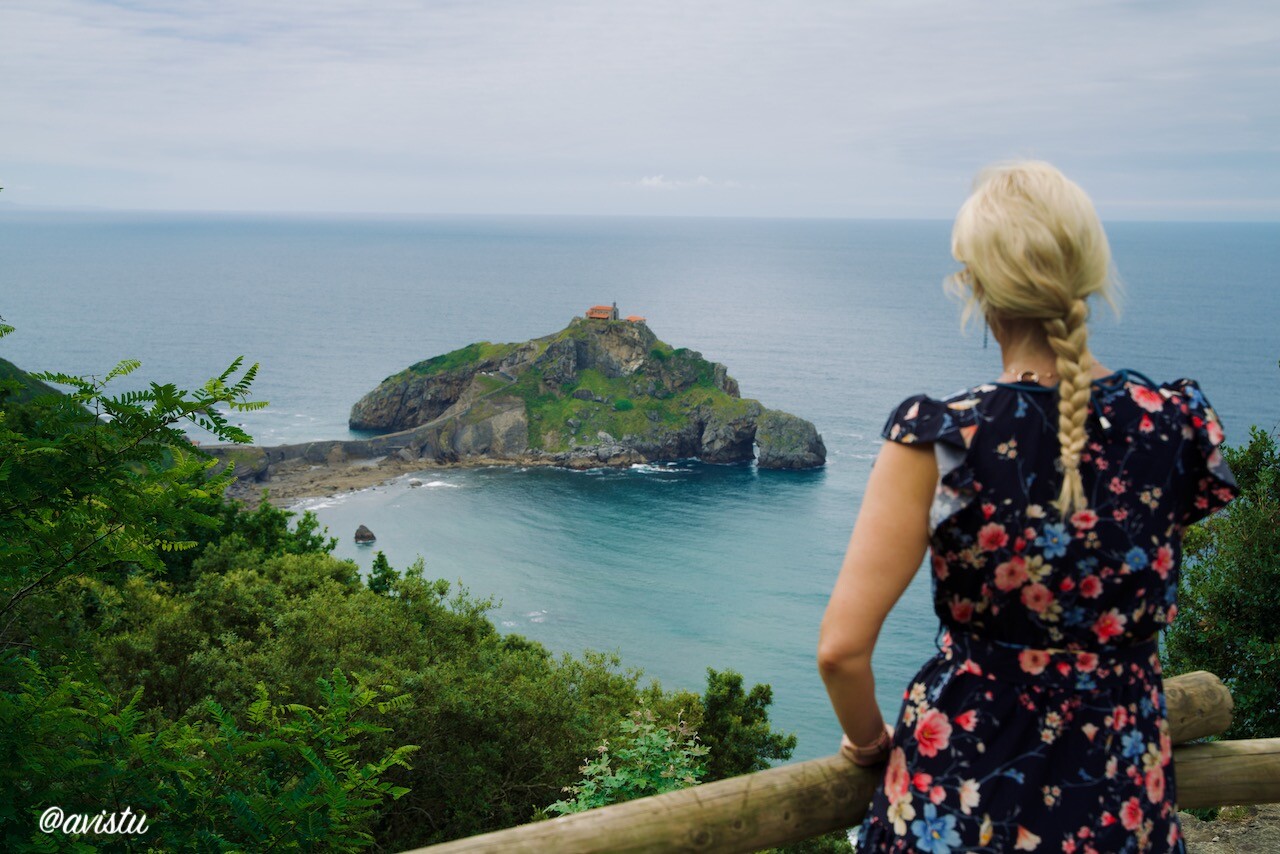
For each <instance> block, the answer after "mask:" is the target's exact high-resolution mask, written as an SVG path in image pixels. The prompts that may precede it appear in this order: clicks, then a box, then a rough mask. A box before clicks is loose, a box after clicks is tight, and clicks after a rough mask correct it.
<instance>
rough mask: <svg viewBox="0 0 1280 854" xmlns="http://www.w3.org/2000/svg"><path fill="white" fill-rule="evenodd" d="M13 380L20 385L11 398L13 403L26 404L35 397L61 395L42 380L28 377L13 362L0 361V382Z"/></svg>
mask: <svg viewBox="0 0 1280 854" xmlns="http://www.w3.org/2000/svg"><path fill="white" fill-rule="evenodd" d="M6 380H13V381H16V382H17V383H18V385H19V386H20V388H19V389H18V391H17V392H15V393H14V395H13V396H12V397H11V398H9V400H10V401H11V402H13V403H26V402H27V401H29V400H31V399H32V398H33V397H36V396H38V395H42V394H59V393H60V392H59V391H58V390H57V389H56V388H54V387H53V386H50V385H46V384H45V383H42V382H40V380H36V379H32V378H31V377H30V376H28V375H27V373H26V371H24V370H22V369H21V368H19V367H18V366H17V365H15V364H14V363H13V362H10V361H7V360H5V359H0V382H4V381H6Z"/></svg>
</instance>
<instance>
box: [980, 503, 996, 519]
mask: <svg viewBox="0 0 1280 854" xmlns="http://www.w3.org/2000/svg"><path fill="white" fill-rule="evenodd" d="M994 515H996V506H995V505H994V504H992V503H991V502H990V501H984V502H982V518H983V519H990V518H991V517H992V516H994Z"/></svg>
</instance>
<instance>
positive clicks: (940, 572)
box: [933, 555, 951, 581]
mask: <svg viewBox="0 0 1280 854" xmlns="http://www.w3.org/2000/svg"><path fill="white" fill-rule="evenodd" d="M933 574H934V575H935V576H937V578H938V580H939V581H946V580H947V577H948V576H950V575H951V570H950V569H949V568H948V567H947V561H946V559H945V558H943V557H942V556H940V555H934V556H933Z"/></svg>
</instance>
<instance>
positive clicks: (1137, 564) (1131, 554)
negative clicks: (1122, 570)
mask: <svg viewBox="0 0 1280 854" xmlns="http://www.w3.org/2000/svg"><path fill="white" fill-rule="evenodd" d="M1124 562H1125V563H1127V564H1129V568H1130V569H1146V568H1147V563H1148V560H1147V553H1146V552H1144V551H1143V550H1142V549H1140V548H1138V547H1137V546H1134V547H1133V548H1131V549H1129V551H1128V553H1126V554H1125V556H1124Z"/></svg>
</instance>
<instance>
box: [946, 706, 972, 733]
mask: <svg viewBox="0 0 1280 854" xmlns="http://www.w3.org/2000/svg"><path fill="white" fill-rule="evenodd" d="M952 720H953V721H955V723H956V726H958V727H960V729H962V730H964V731H965V732H973V730H974V728H975V727H976V726H977V725H978V713H977V712H976V711H974V710H973V709H969V710H968V711H964V712H961V713H960V714H958V715H956V716H955V717H954V718H952Z"/></svg>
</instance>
